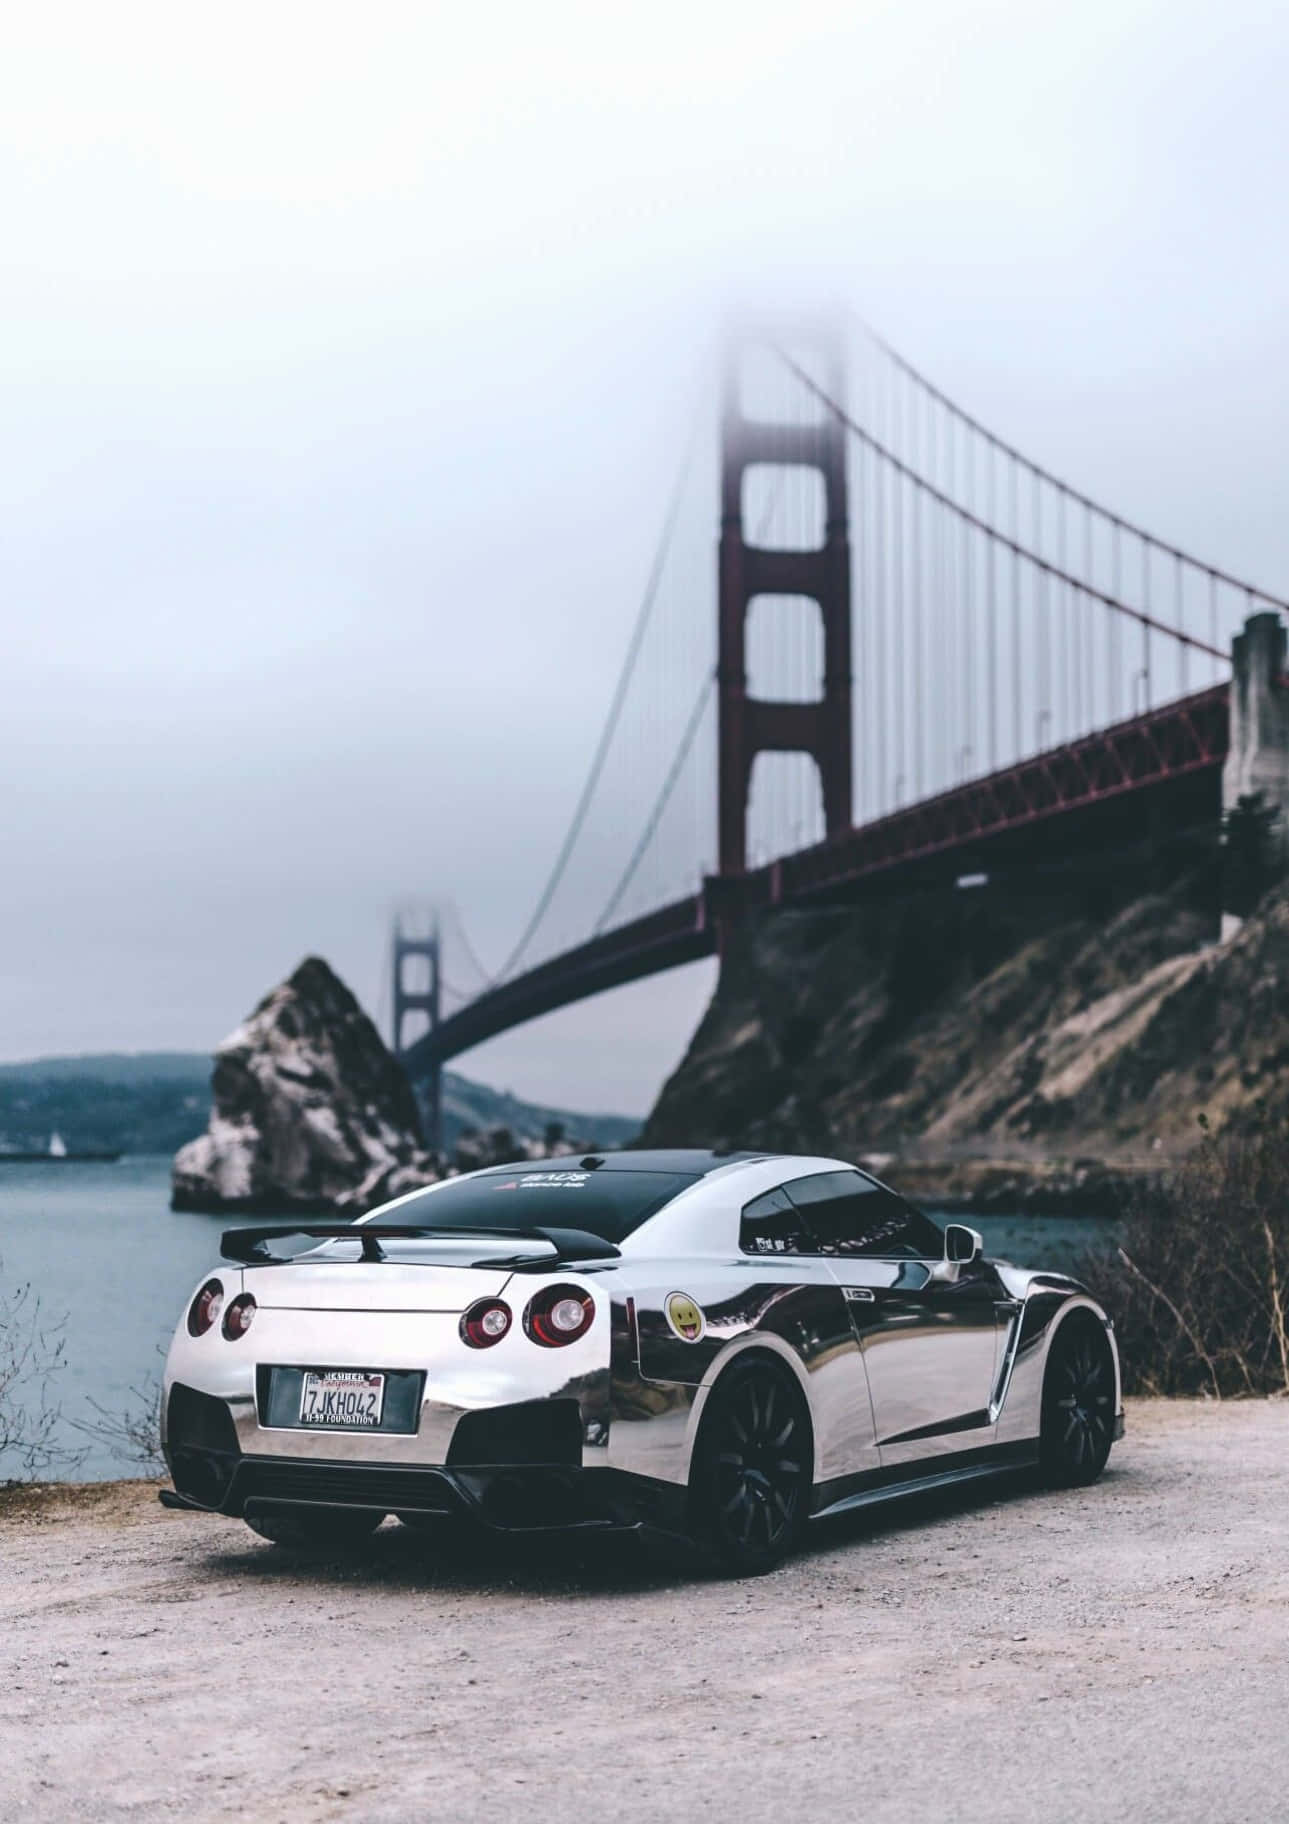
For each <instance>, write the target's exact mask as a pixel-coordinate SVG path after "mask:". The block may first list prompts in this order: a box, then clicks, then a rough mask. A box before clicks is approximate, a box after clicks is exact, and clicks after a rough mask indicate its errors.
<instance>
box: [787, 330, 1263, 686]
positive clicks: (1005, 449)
mask: <svg viewBox="0 0 1289 1824" xmlns="http://www.w3.org/2000/svg"><path fill="white" fill-rule="evenodd" d="M847 312H848V314H849V315H850V316H851V317H853V318H854V320H855V322H856V323H857V324H858V325H859V327H860V328H861V329H862V330H863V332H864V334H865V335H866V336H867V337H868V338H869V340H870V341H871V342H872V343H873V344H874V345H875V346H876V347H877V348H879V349H880V350H881V352H882V353H883V354H884V355H885V356H886V358H887V360H888V361H891V362H893V363H894V364H895V366H896V367H897V368H899V369H900V371H901V372H902V373H904V374H907V376H908V378H909V379H910V380H912V381H913V382H914V384H915V385H917V386H920V387H921V388H922V390H923V391H924V392H925V393H926V394H927V395H928V396H929V397H930V398H932V399H934V400H935V401H936V403H937V404H938V405H941V406H943V407H944V409H945V410H946V411H947V412H949V413H951V414H952V415H953V417H955V418H956V419H957V420H958V422H959V423H960V424H964V425H966V426H967V428H968V429H969V430H972V431H974V432H975V433H976V435H977V436H979V437H983V438H984V439H985V441H986V442H987V443H989V444H991V445H992V446H993V448H994V449H995V450H998V451H1000V452H1001V453H1002V454H1003V455H1004V456H1007V457H1009V458H1010V460H1011V461H1012V462H1016V463H1019V464H1020V466H1021V467H1022V468H1023V469H1027V470H1028V471H1029V472H1030V474H1032V475H1033V476H1034V477H1035V478H1036V479H1037V480H1038V481H1042V482H1046V483H1047V485H1048V486H1049V487H1053V488H1056V489H1057V490H1058V491H1059V492H1060V493H1062V494H1064V495H1065V497H1066V498H1067V499H1068V500H1072V501H1074V502H1075V503H1076V504H1077V505H1078V506H1081V507H1086V508H1088V509H1089V511H1090V512H1092V513H1095V514H1096V515H1097V516H1098V518H1100V519H1103V520H1105V521H1106V522H1107V524H1109V525H1111V526H1114V527H1116V528H1117V529H1118V530H1119V531H1120V532H1127V533H1129V534H1130V535H1131V536H1132V537H1133V538H1139V539H1141V540H1143V542H1144V543H1146V544H1147V545H1151V546H1153V547H1154V549H1155V550H1156V551H1162V552H1163V553H1165V555H1166V556H1168V557H1175V558H1177V559H1179V560H1180V562H1182V563H1184V564H1188V565H1189V566H1190V568H1191V569H1192V570H1198V571H1200V572H1202V574H1203V575H1205V576H1209V577H1212V578H1213V579H1214V581H1216V582H1219V583H1226V584H1228V585H1229V586H1230V587H1231V588H1233V589H1240V590H1242V591H1244V593H1245V594H1246V595H1251V596H1255V597H1256V598H1257V599H1258V601H1261V602H1266V603H1268V604H1269V605H1270V606H1271V607H1273V608H1284V609H1286V610H1289V601H1282V600H1281V598H1280V597H1279V596H1276V595H1268V594H1267V592H1266V590H1265V589H1257V588H1255V587H1254V586H1253V585H1252V584H1251V583H1246V582H1243V581H1242V580H1241V579H1240V578H1239V577H1238V576H1232V575H1231V574H1230V573H1229V572H1228V571H1226V570H1220V569H1219V568H1218V567H1217V565H1216V564H1208V563H1205V562H1204V561H1203V559H1201V558H1198V557H1192V556H1191V555H1190V553H1189V552H1187V551H1182V550H1180V549H1179V548H1178V547H1177V546H1176V545H1170V544H1169V543H1168V541H1167V539H1163V538H1156V537H1155V535H1154V533H1152V532H1147V531H1146V530H1145V528H1144V527H1143V526H1138V525H1134V524H1133V522H1132V521H1131V520H1128V519H1124V518H1123V516H1122V515H1121V514H1119V513H1114V512H1112V511H1111V510H1110V508H1109V507H1103V506H1102V505H1101V504H1100V502H1099V501H1095V500H1092V499H1091V498H1090V497H1089V496H1088V495H1086V494H1083V493H1080V491H1079V489H1078V488H1073V487H1071V486H1070V484H1069V482H1067V481H1062V480H1061V478H1060V476H1059V475H1054V474H1052V472H1051V470H1050V469H1045V468H1042V467H1041V466H1040V465H1039V464H1038V463H1036V462H1034V461H1033V460H1032V458H1030V457H1029V456H1026V455H1025V454H1024V453H1023V452H1022V451H1020V450H1018V449H1017V448H1016V446H1015V445H1014V444H1011V443H1008V442H1007V441H1006V440H1005V438H1002V437H999V436H998V435H997V434H996V433H995V432H994V431H991V430H989V429H988V427H987V426H985V425H983V424H981V422H980V421H979V419H978V418H973V417H972V415H971V413H970V412H966V411H964V410H963V408H962V407H961V406H960V405H957V404H955V403H954V401H953V400H952V399H950V398H949V397H948V395H947V394H945V393H942V392H941V391H940V389H939V387H937V386H936V385H934V384H933V382H932V381H930V380H928V379H927V377H926V375H925V374H923V373H921V372H919V370H918V369H917V368H916V367H914V366H913V364H912V362H910V361H906V360H905V358H904V356H903V355H902V354H901V353H900V352H899V350H898V349H897V348H893V347H892V346H891V344H890V343H889V342H888V341H887V340H886V338H885V336H883V335H882V334H881V333H880V332H879V331H878V330H876V329H874V328H873V326H872V324H871V323H869V322H867V321H866V320H865V318H864V317H862V316H861V315H860V313H859V312H858V311H857V310H855V309H854V308H853V307H852V306H848V307H847ZM780 353H782V350H780ZM801 378H803V379H804V378H805V375H802V376H801ZM820 398H821V399H822V398H823V395H822V393H820ZM825 403H829V402H828V401H825ZM1052 574H1053V575H1055V574H1056V573H1055V572H1053V573H1052ZM1089 593H1090V594H1092V595H1096V591H1095V590H1091V591H1089ZM1100 599H1102V600H1104V599H1105V598H1104V597H1102V598H1100ZM1153 624H1154V625H1160V623H1153ZM1187 643H1188V644H1194V645H1196V646H1198V647H1199V648H1200V650H1201V651H1205V650H1207V651H1215V650H1216V648H1211V647H1210V648H1206V647H1205V646H1204V645H1203V642H1201V641H1193V642H1187ZM1222 656H1223V657H1226V656H1228V655H1226V654H1223V655H1222Z"/></svg>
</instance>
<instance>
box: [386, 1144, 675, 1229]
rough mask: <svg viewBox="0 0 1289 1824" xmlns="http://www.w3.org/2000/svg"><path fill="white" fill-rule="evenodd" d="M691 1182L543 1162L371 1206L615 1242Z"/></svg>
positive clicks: (419, 1218)
mask: <svg viewBox="0 0 1289 1824" xmlns="http://www.w3.org/2000/svg"><path fill="white" fill-rule="evenodd" d="M697 1182H698V1179H697V1175H696V1174H695V1173H693V1172H623V1171H615V1170H612V1169H610V1170H607V1171H588V1170H586V1169H585V1168H584V1167H583V1166H581V1165H579V1164H577V1162H576V1161H572V1162H570V1163H569V1164H568V1165H567V1166H563V1165H550V1164H547V1163H545V1162H544V1161H543V1162H542V1163H541V1164H534V1165H531V1166H524V1165H516V1166H508V1167H506V1168H505V1169H503V1170H498V1171H489V1172H480V1173H479V1174H478V1175H477V1176H472V1177H468V1178H449V1179H448V1181H447V1183H446V1184H441V1185H435V1186H433V1187H431V1188H428V1189H426V1190H424V1191H422V1192H421V1193H420V1194H419V1195H418V1196H413V1197H408V1198H406V1199H404V1200H402V1201H400V1202H399V1203H398V1204H397V1205H396V1206H395V1207H394V1208H393V1209H391V1210H389V1211H383V1210H377V1211H375V1212H374V1213H373V1217H372V1220H373V1221H375V1222H389V1223H406V1224H407V1226H408V1227H409V1228H416V1227H419V1226H420V1225H422V1224H425V1225H428V1226H430V1227H438V1226H440V1225H442V1226H443V1227H444V1228H460V1229H478V1230H479V1231H480V1232H481V1233H496V1232H497V1231H500V1232H501V1233H502V1234H508V1233H510V1232H512V1231H514V1230H523V1229H531V1228H533V1227H548V1228H560V1229H583V1230H585V1231H586V1232H587V1233H588V1234H591V1235H598V1236H600V1237H601V1238H602V1239H603V1240H605V1241H612V1242H619V1241H625V1239H626V1237H627V1236H628V1235H630V1234H631V1232H632V1230H633V1229H638V1228H639V1227H640V1225H641V1223H642V1222H646V1221H647V1220H648V1218H649V1217H650V1216H653V1215H655V1214H656V1213H657V1212H658V1211H659V1210H660V1209H661V1208H662V1206H663V1205H664V1204H665V1203H670V1202H671V1200H672V1198H673V1197H678V1196H679V1195H680V1193H681V1191H683V1190H686V1189H688V1187H689V1186H690V1185H691V1184H696V1183H697Z"/></svg>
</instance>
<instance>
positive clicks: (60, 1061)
mask: <svg viewBox="0 0 1289 1824" xmlns="http://www.w3.org/2000/svg"><path fill="white" fill-rule="evenodd" d="M210 1070H211V1060H210V1058H209V1057H208V1056H207V1055H206V1054H205V1053H203V1052H186V1051H143V1052H100V1053H92V1054H87V1055H85V1056H83V1057H59V1058H32V1059H30V1060H28V1061H27V1062H25V1063H20V1064H0V1148H5V1149H13V1148H19V1149H27V1148H41V1147H44V1146H46V1145H47V1144H48V1142H49V1136H50V1134H51V1133H59V1134H61V1135H62V1137H63V1139H64V1140H65V1141H66V1143H67V1145H68V1146H69V1147H71V1148H72V1149H73V1150H74V1151H75V1150H78V1149H81V1148H84V1149H87V1150H100V1149H102V1150H111V1151H119V1152H123V1153H173V1152H176V1151H177V1150H178V1148H179V1147H181V1146H183V1145H185V1144H186V1142H187V1141H189V1140H193V1139H195V1138H196V1136H197V1135H198V1134H200V1133H202V1132H203V1131H204V1129H205V1127H206V1123H207V1120H208V1119H209V1116H210ZM443 1118H444V1128H445V1130H446V1131H445V1135H444V1138H445V1141H446V1143H447V1145H448V1146H453V1145H455V1143H456V1141H457V1139H458V1137H459V1136H460V1134H461V1133H462V1132H463V1131H464V1130H465V1129H466V1128H478V1129H482V1130H486V1129H489V1128H496V1127H508V1128H509V1129H510V1130H511V1132H512V1133H513V1134H514V1135H515V1136H516V1137H517V1138H519V1139H541V1138H542V1136H543V1135H544V1133H545V1132H546V1129H547V1127H548V1126H549V1125H551V1124H552V1123H557V1124H559V1125H561V1126H562V1127H563V1128H564V1129H565V1131H566V1132H567V1133H568V1135H569V1136H570V1137H575V1138H577V1139H584V1140H586V1141H588V1142H590V1141H594V1142H596V1143H597V1144H599V1145H601V1146H621V1145H623V1144H624V1142H626V1141H627V1140H630V1139H632V1138H633V1136H634V1135H635V1134H636V1133H638V1132H639V1128H640V1123H639V1121H638V1120H635V1119H633V1118H632V1117H631V1116H629V1115H606V1114H585V1113H581V1112H578V1111H577V1110H573V1109H563V1108H547V1107H543V1106H540V1105H538V1104H535V1103H532V1102H524V1101H522V1100H521V1099H520V1098H519V1097H518V1096H513V1095H511V1094H510V1093H509V1091H502V1090H495V1089H490V1088H489V1087H488V1086H487V1085H486V1084H484V1083H475V1082H473V1081H472V1080H471V1079H470V1078H469V1077H461V1076H458V1075H457V1074H456V1072H455V1071H447V1072H445V1074H444V1080H443Z"/></svg>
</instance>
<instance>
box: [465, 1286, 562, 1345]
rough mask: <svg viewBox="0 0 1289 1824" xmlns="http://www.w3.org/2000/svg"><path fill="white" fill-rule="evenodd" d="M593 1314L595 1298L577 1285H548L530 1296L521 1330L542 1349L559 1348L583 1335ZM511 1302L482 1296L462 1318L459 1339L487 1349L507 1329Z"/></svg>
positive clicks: (509, 1324) (499, 1338)
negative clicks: (543, 1289) (508, 1303)
mask: <svg viewBox="0 0 1289 1824" xmlns="http://www.w3.org/2000/svg"><path fill="white" fill-rule="evenodd" d="M594 1318H595V1300H594V1299H593V1298H592V1297H591V1294H590V1293H589V1292H584V1291H583V1290H582V1289H581V1287H580V1286H547V1287H546V1289H545V1291H543V1292H538V1293H537V1294H536V1296H535V1297H533V1298H530V1299H529V1301H528V1304H527V1307H526V1309H525V1311H524V1333H525V1335H526V1336H529V1337H531V1339H532V1341H533V1342H535V1343H540V1344H541V1345H542V1347H543V1348H545V1349H562V1348H563V1347H564V1346H565V1344H566V1343H575V1342H576V1341H577V1339H578V1337H579V1336H585V1335H586V1333H587V1331H588V1330H589V1329H590V1328H591V1324H592V1322H593V1320H594ZM511 1323H512V1319H511V1314H510V1306H509V1305H507V1304H506V1303H505V1302H504V1301H503V1300H502V1299H500V1298H481V1299H480V1300H479V1302H478V1303H477V1304H474V1305H471V1307H470V1309H469V1310H468V1311H467V1312H466V1313H465V1315H464V1317H463V1318H462V1319H461V1340H462V1341H463V1342H466V1343H469V1344H470V1346H471V1348H472V1349H490V1348H491V1347H492V1345H493V1344H494V1343H499V1342H500V1341H501V1339H502V1337H503V1336H506V1335H508V1334H509V1332H510V1327H511Z"/></svg>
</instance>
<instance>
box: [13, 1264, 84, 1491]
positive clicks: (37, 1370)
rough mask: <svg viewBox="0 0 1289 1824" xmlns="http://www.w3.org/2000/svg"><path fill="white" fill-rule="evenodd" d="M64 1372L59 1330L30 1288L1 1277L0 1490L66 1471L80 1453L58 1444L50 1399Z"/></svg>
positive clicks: (57, 1424)
mask: <svg viewBox="0 0 1289 1824" xmlns="http://www.w3.org/2000/svg"><path fill="white" fill-rule="evenodd" d="M62 1368H63V1339H62V1335H61V1325H58V1324H55V1323H51V1322H50V1321H49V1320H48V1319H46V1318H45V1316H44V1314H43V1313H42V1311H41V1307H40V1300H39V1298H38V1297H37V1296H36V1294H35V1293H34V1292H33V1291H32V1288H31V1287H30V1286H29V1285H17V1286H14V1285H10V1286H8V1287H5V1285H4V1282H3V1275H2V1272H0V1488H3V1487H4V1486H5V1485H8V1484H12V1483H15V1482H30V1481H34V1480H37V1479H38V1478H40V1477H41V1476H47V1475H49V1474H51V1473H53V1472H54V1471H56V1470H57V1471H62V1472H67V1471H69V1470H72V1469H74V1468H75V1467H76V1466H77V1465H78V1464H79V1462H80V1460H81V1456H82V1455H83V1453H82V1452H79V1451H76V1450H69V1449H67V1448H66V1447H65V1446H64V1445H62V1444H60V1443H59V1442H58V1441H57V1433H58V1431H59V1427H60V1422H61V1418H62V1414H61V1412H60V1410H59V1407H58V1406H57V1404H56V1403H55V1402H54V1401H53V1399H52V1398H51V1393H52V1388H53V1384H54V1382H55V1380H56V1378H57V1376H58V1374H59V1373H60V1372H61V1371H62Z"/></svg>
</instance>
